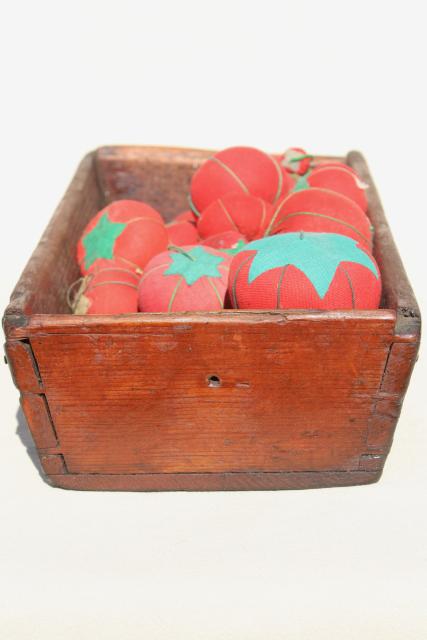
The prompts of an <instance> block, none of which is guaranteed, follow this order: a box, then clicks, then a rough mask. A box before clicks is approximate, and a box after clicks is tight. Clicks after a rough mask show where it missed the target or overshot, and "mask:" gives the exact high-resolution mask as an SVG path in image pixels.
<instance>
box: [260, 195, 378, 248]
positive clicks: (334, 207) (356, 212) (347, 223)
mask: <svg viewBox="0 0 427 640" xmlns="http://www.w3.org/2000/svg"><path fill="white" fill-rule="evenodd" d="M291 231H320V232H328V233H341V234H343V235H346V236H349V237H350V238H353V239H354V240H357V241H358V242H362V243H363V244H365V245H366V246H367V247H368V248H370V247H371V244H372V233H371V224H370V222H369V219H368V217H367V216H366V214H365V213H364V212H363V211H362V209H361V208H360V207H359V206H358V205H357V204H356V203H355V202H354V201H353V200H350V198H346V196H343V195H341V194H340V193H336V192H335V191H329V190H328V189H317V188H312V189H303V190H302V191H294V192H293V193H291V194H290V195H289V196H287V197H286V198H284V199H283V200H281V202H279V203H278V205H277V206H276V208H275V210H274V213H273V216H272V218H271V221H270V224H269V226H268V228H267V230H266V233H265V235H274V234H277V233H288V232H291Z"/></svg>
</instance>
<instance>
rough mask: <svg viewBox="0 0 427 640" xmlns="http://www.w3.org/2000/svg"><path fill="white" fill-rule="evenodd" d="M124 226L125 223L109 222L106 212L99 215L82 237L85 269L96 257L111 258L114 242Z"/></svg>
mask: <svg viewBox="0 0 427 640" xmlns="http://www.w3.org/2000/svg"><path fill="white" fill-rule="evenodd" d="M125 227H126V223H123V222H111V220H110V219H109V218H108V213H107V212H105V213H104V214H103V215H102V216H101V217H100V219H99V220H98V222H97V224H96V225H95V226H94V228H93V229H92V231H89V233H88V234H87V235H86V236H85V237H84V238H83V246H84V248H85V254H86V255H85V267H86V269H89V267H90V266H91V265H92V264H93V263H94V262H95V260H97V259H98V258H107V259H108V260H112V259H113V257H114V243H115V241H116V240H117V238H118V237H119V235H120V234H121V233H122V231H123V230H124V229H125Z"/></svg>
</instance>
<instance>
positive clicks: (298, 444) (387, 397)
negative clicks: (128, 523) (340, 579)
mask: <svg viewBox="0 0 427 640" xmlns="http://www.w3.org/2000/svg"><path fill="white" fill-rule="evenodd" d="M209 155H210V153H209V152H207V151H198V150H186V149H168V148H153V147H103V148H101V149H98V150H97V151H95V152H93V153H90V154H89V155H88V156H86V157H85V158H84V159H83V161H82V163H81V164H80V166H79V168H78V170H77V173H76V175H75V177H74V179H73V181H72V182H71V185H70V187H69V189H68V191H67V192H66V194H65V196H64V199H63V200H62V202H61V203H60V205H59V207H58V209H57V211H56V213H55V215H54V216H53V218H52V220H51V222H50V224H49V226H48V228H47V229H46V232H45V234H44V236H43V238H42V239H41V241H40V243H39V245H38V247H37V248H36V250H35V252H34V254H33V256H32V257H31V259H30V261H29V262H28V265H27V267H26V269H25V271H24V273H23V275H22V277H21V279H20V281H19V283H18V285H17V286H16V288H15V290H14V292H13V294H12V297H11V302H10V305H9V306H8V308H7V310H6V312H5V316H4V329H5V333H6V354H7V360H8V362H9V365H10V367H11V371H12V375H13V377H14V380H15V384H16V386H17V387H18V389H19V391H20V394H21V403H22V407H23V410H24V413H25V415H26V418H27V421H28V424H29V427H30V430H31V432H32V435H33V438H34V441H35V444H36V446H37V448H38V451H39V455H40V459H41V463H42V465H43V468H44V470H45V472H46V474H47V476H48V478H49V479H50V482H51V483H52V484H53V485H55V486H57V487H64V488H69V489H104V490H105V489H107V490H218V489H222V490H228V489H297V488H309V487H329V486H338V485H354V484H364V483H369V482H374V481H376V480H378V478H379V477H380V475H381V471H382V468H383V465H384V461H385V459H386V456H387V453H388V451H389V449H390V446H391V442H392V438H393V432H394V428H395V425H396V422H397V419H398V417H399V413H400V409H401V405H402V401H403V397H404V395H405V390H406V388H407V385H408V382H409V378H410V375H411V371H412V367H413V365H414V362H415V359H416V356H417V350H418V345H419V339H420V315H419V311H418V307H417V303H416V301H415V298H414V295H413V293H412V290H411V287H410V284H409V282H408V280H407V277H406V275H405V271H404V269H403V267H402V263H401V261H400V258H399V255H398V253H397V251H396V248H395V245H394V242H393V239H392V237H391V234H390V230H389V228H388V225H387V222H386V219H385V217H384V213H383V210H382V207H381V204H380V201H379V199H378V195H377V192H376V190H375V186H374V184H373V182H372V179H371V176H370V173H369V170H368V168H367V165H366V163H365V161H364V159H363V157H362V156H361V155H360V154H359V153H357V152H351V153H349V154H348V156H347V158H346V159H345V161H346V162H347V163H348V164H349V165H350V166H352V167H354V168H355V169H356V170H357V171H358V172H359V174H360V175H361V177H362V178H363V180H365V181H366V182H367V183H368V184H369V185H370V187H369V189H368V196H369V216H370V218H371V220H372V223H373V225H374V227H375V249H374V253H375V256H376V258H377V260H378V263H379V265H380V268H381V271H382V277H383V285H384V293H383V300H382V305H381V308H380V309H378V310H375V311H342V312H336V311H335V312H320V311H319V312H313V311H277V312H276V311H274V312H271V311H266V312H251V311H224V312H220V313H170V314H166V313H163V314H162V313H159V314H132V315H127V316H73V315H70V314H69V313H68V308H67V302H66V292H67V289H68V287H69V285H70V283H72V282H73V281H74V280H75V279H76V278H77V277H78V275H79V274H78V268H77V265H76V262H75V245H76V242H77V240H78V238H79V236H80V234H81V232H82V230H83V228H84V226H85V225H86V224H87V222H88V220H89V219H90V218H91V216H93V215H94V214H95V212H96V211H97V210H98V209H100V208H101V207H102V206H104V205H105V204H106V203H108V202H109V201H111V200H113V199H117V198H134V199H141V200H145V201H147V202H149V203H150V204H151V205H153V206H154V207H156V208H157V209H159V210H160V211H161V212H162V213H163V215H164V217H165V219H167V220H169V219H171V218H172V217H173V216H174V215H175V214H176V213H178V212H179V211H181V210H183V209H185V208H187V199H186V198H187V196H186V194H187V191H188V185H189V181H190V177H191V175H192V173H193V171H194V170H195V169H196V167H197V166H198V165H199V164H200V163H201V162H202V161H203V160H204V159H205V158H206V157H208V156H209ZM341 160H342V158H341Z"/></svg>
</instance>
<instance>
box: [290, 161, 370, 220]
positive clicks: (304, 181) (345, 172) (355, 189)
mask: <svg viewBox="0 0 427 640" xmlns="http://www.w3.org/2000/svg"><path fill="white" fill-rule="evenodd" d="M310 187H318V188H320V189H330V190H331V191H336V192H337V193H341V194H342V195H343V196H347V198H350V200H353V201H354V202H355V203H356V204H358V205H359V207H360V208H361V209H362V210H363V211H364V212H365V213H366V211H367V210H368V201H367V198H366V189H367V188H368V185H367V184H365V183H364V182H362V180H360V178H359V177H358V176H357V174H356V173H355V172H354V171H350V170H349V167H347V168H346V167H344V166H341V167H339V166H327V167H322V166H320V167H317V168H316V169H313V170H312V171H310V172H309V173H307V174H306V175H304V176H301V177H300V178H299V180H298V182H297V183H296V184H295V191H299V190H301V189H308V188H310Z"/></svg>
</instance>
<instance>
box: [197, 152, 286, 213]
mask: <svg viewBox="0 0 427 640" xmlns="http://www.w3.org/2000/svg"><path fill="white" fill-rule="evenodd" d="M288 190H289V186H288V185H285V184H284V181H283V175H282V171H281V168H280V166H279V163H278V162H277V160H276V159H275V158H273V157H272V156H270V155H268V154H267V153H264V152H263V151H260V150H259V149H254V148H252V147H231V148H230V149H224V150H223V151H220V152H218V153H216V154H215V155H214V156H212V157H211V158H209V159H208V160H206V162H204V163H203V164H202V165H201V166H200V167H199V168H198V169H197V171H196V172H195V173H194V175H193V178H192V181H191V201H192V208H193V207H194V208H195V210H196V211H198V212H199V213H201V212H202V211H203V210H204V209H206V207H208V206H209V205H210V204H211V203H212V202H214V201H215V200H218V198H222V197H223V196H224V195H226V194H227V193H235V192H237V193H244V194H250V195H253V196H257V197H258V198H262V199H263V200H266V201H267V202H271V203H273V202H276V201H277V200H278V199H279V198H281V197H282V196H284V195H285V194H286V193H287V192H288Z"/></svg>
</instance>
